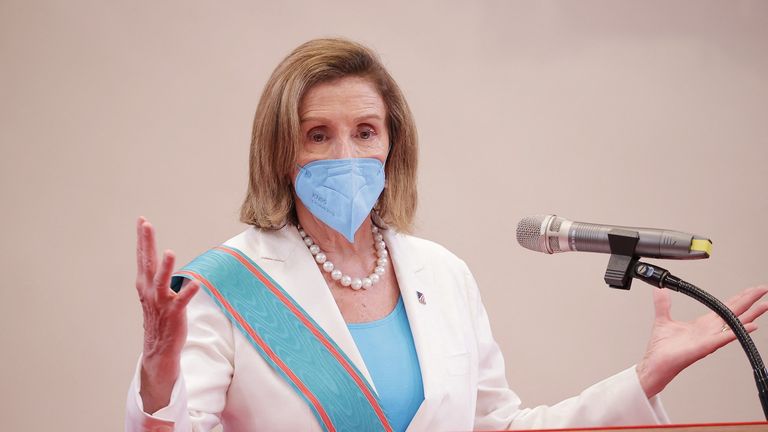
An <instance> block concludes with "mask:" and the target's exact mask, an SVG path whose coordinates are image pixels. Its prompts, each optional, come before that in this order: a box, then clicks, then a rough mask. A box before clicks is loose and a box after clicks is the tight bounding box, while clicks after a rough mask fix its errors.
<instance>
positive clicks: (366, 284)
mask: <svg viewBox="0 0 768 432" xmlns="http://www.w3.org/2000/svg"><path fill="white" fill-rule="evenodd" d="M297 228H298V229H299V235H301V238H302V239H304V244H305V245H307V247H308V248H309V252H310V253H311V254H312V256H313V257H315V261H316V262H317V264H318V265H320V266H322V268H323V271H324V272H326V273H330V274H331V279H333V280H335V281H338V282H339V283H340V284H341V285H342V286H345V287H350V288H352V289H353V290H359V289H360V288H365V289H368V288H370V287H372V286H373V285H374V284H376V283H377V282H379V281H380V280H381V278H382V276H384V273H386V271H387V264H389V258H387V257H388V256H389V252H387V245H386V243H384V236H383V235H381V233H380V232H379V228H378V227H377V226H376V225H372V227H371V233H372V234H373V246H374V247H375V248H376V256H377V257H378V259H376V267H375V268H374V269H373V273H371V274H370V275H368V276H367V277H364V278H353V277H351V276H348V275H345V274H343V273H342V272H341V270H339V269H337V268H336V266H334V265H333V263H332V262H330V261H328V257H327V256H325V253H324V252H323V251H321V250H320V246H318V245H316V244H315V242H314V241H313V240H312V238H311V237H310V236H309V235H308V234H307V232H306V231H304V230H303V229H302V228H301V225H299V226H298V227H297Z"/></svg>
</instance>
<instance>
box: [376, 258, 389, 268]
mask: <svg viewBox="0 0 768 432" xmlns="http://www.w3.org/2000/svg"><path fill="white" fill-rule="evenodd" d="M376 264H377V265H380V266H382V267H386V266H387V264H389V260H388V259H387V258H379V259H377V260H376Z"/></svg>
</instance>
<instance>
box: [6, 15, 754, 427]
mask: <svg viewBox="0 0 768 432" xmlns="http://www.w3.org/2000/svg"><path fill="white" fill-rule="evenodd" d="M322 36H344V37H348V38H352V39H354V40H357V41H360V42H363V43H365V44H367V45H369V46H371V47H372V48H374V49H375V50H376V51H377V52H379V53H380V55H381V57H382V59H383V61H384V63H385V64H386V65H387V67H388V68H389V70H390V72H391V73H392V74H393V76H394V77H395V79H396V80H397V81H398V82H399V84H400V85H401V87H402V89H403V91H404V92H405V94H406V97H407V99H408V101H409V103H410V104H411V107H412V109H413V112H414V114H415V118H416V121H417V125H418V130H419V136H420V144H421V148H420V177H419V192H420V205H419V209H418V217H417V224H416V231H415V232H416V234H417V235H419V236H423V237H426V238H429V239H431V240H434V241H436V242H438V243H441V244H443V245H445V246H446V247H448V248H449V249H451V250H452V251H453V252H454V253H456V254H457V255H458V256H460V257H461V258H463V259H464V260H466V261H467V262H468V263H469V265H470V268H471V269H472V270H473V272H474V274H475V276H476V278H477V279H478V281H479V284H480V289H481V292H482V295H483V299H484V302H485V304H486V307H487V309H488V312H489V315H490V319H491V323H492V326H493V329H494V331H495V336H496V339H497V340H498V342H499V344H500V345H501V347H502V349H503V351H504V354H505V356H506V360H507V372H508V379H509V382H510V385H511V386H512V388H513V389H514V390H515V391H516V392H518V393H519V394H520V395H521V397H522V398H523V401H524V403H525V405H527V406H533V405H537V404H543V403H555V402H557V401H559V400H561V399H563V398H565V397H568V396H570V395H574V394H577V393H578V392H579V391H580V390H582V389H583V388H585V387H586V386H588V385H590V384H592V383H594V382H596V381H598V380H600V379H602V378H605V377H607V376H609V375H611V374H613V373H615V372H618V371H620V370H622V369H624V368H626V367H628V366H630V365H632V364H633V363H635V362H637V361H638V360H639V359H640V357H641V355H642V353H643V351H644V348H645V344H646V341H647V337H648V335H649V330H650V325H651V320H652V316H653V308H652V303H651V290H652V289H653V288H651V287H649V286H647V285H642V284H640V283H636V284H635V286H634V287H633V288H632V290H630V291H619V290H613V289H610V288H608V287H607V286H605V284H604V283H603V282H602V276H603V271H604V269H605V265H606V263H607V259H608V257H607V256H605V255H597V254H562V255H556V256H545V255H543V254H537V253H533V252H529V251H527V250H524V249H522V248H520V247H519V246H517V244H516V241H515V226H516V224H517V222H518V220H519V219H520V218H521V217H523V216H527V215H532V214H538V213H556V214H558V215H562V216H565V217H568V218H571V219H575V220H581V221H588V222H598V223H609V224H620V225H635V226H653V227H664V228H672V229H679V230H683V231H689V232H695V233H699V234H703V235H707V236H710V237H711V238H712V239H713V242H714V254H713V256H712V258H711V259H709V260H707V261H692V262H669V261H668V262H665V263H664V265H665V266H666V267H667V268H669V269H670V270H672V271H673V272H674V273H676V274H678V275H679V276H681V277H683V278H685V279H688V280H690V281H692V282H694V283H697V284H698V285H700V286H701V287H703V288H705V289H707V290H709V291H710V292H712V293H713V294H714V295H716V296H717V297H720V298H727V297H729V296H731V295H733V294H734V293H736V292H737V291H739V290H740V289H742V288H744V287H747V286H750V285H754V284H758V283H761V282H767V281H768V271H766V257H767V256H768V253H766V251H765V240H764V238H765V233H764V231H765V230H764V224H765V223H766V218H765V215H766V214H768V199H767V197H766V192H765V188H766V185H767V184H768V2H765V1H757V0H756V1H747V0H742V1H734V0H722V1H692V0H691V1H658V0H656V1H625V0H620V1H607V0H606V1H594V0H588V1H497V0H494V1H484V0H483V1H424V2H415V1H387V2H383V1H379V2H366V1H362V2H361V1H354V2H353V1H349V2H339V1H331V2H313V1H309V0H306V1H280V2H276V1H272V2H257V1H242V0H241V1H228V2H213V1H202V0H192V1H177V0H169V1H161V2H146V1H97V0H90V1H89V0H70V1H57V0H39V1H25V0H0V142H1V144H2V147H0V151H1V153H0V179H1V183H0V206H2V211H1V212H0V222H1V223H2V242H1V246H0V266H2V277H3V281H2V284H1V286H2V301H1V302H0V308H2V310H1V311H0V320H1V321H0V334H2V339H0V346H2V361H1V362H0V365H1V366H0V410H2V411H1V414H2V415H1V417H2V419H3V420H2V421H3V429H6V430H27V431H50V430H67V431H70V430H78V431H107V430H120V429H121V428H122V422H123V409H124V399H125V393H126V388H127V385H128V383H129V380H130V378H131V375H132V373H133V370H134V367H135V365H136V359H137V356H138V354H139V351H140V349H141V334H142V325H141V309H140V307H139V303H138V301H137V297H136V293H135V290H134V288H133V284H134V274H135V260H134V241H135V240H134V223H135V220H136V218H137V217H138V216H139V215H144V216H146V217H148V218H149V219H150V220H151V221H152V222H153V223H154V224H155V226H156V227H157V229H158V232H159V243H160V247H161V248H172V249H173V250H175V251H176V252H177V254H178V256H179V262H180V264H181V263H185V262H187V261H188V260H190V259H191V258H193V257H194V256H195V255H197V254H199V253H201V252H203V251H205V250H206V249H207V248H209V247H211V246H214V245H216V244H218V243H220V242H222V241H224V240H226V239H228V238H230V237H231V236H233V235H235V234H237V233H238V232H240V231H241V230H243V229H244V228H245V227H244V226H243V225H242V224H240V223H239V222H238V209H239V206H240V203H241V199H242V197H243V196H244V193H245V187H246V181H247V158H248V146H249V138H250V128H251V120H252V116H253V112H254V110H255V107H256V104H257V101H258V98H259V95H260V93H261V90H262V87H263V85H264V83H265V82H266V79H267V77H268V76H269V75H270V73H271V71H272V70H273V68H274V67H275V66H276V65H277V64H278V62H279V61H280V60H281V59H282V58H283V57H284V56H285V55H286V54H288V52H290V51H291V50H292V49H293V48H294V47H296V46H297V45H299V44H300V43H302V42H304V41H306V40H308V39H311V38H315V37H322ZM704 311H705V309H704V307H703V306H700V305H698V304H695V303H694V302H693V300H690V299H688V298H685V297H683V296H680V295H677V294H676V295H674V296H673V316H674V317H676V318H679V319H691V318H693V317H695V316H697V315H698V314H700V313H702V312H704ZM763 321H764V322H768V321H765V319H764V320H763ZM767 327H768V326H767ZM755 342H756V344H757V346H758V348H761V349H762V350H763V353H768V351H766V350H768V328H767V329H763V330H758V333H757V334H756V335H755ZM663 400H664V403H665V405H666V407H667V410H668V412H669V414H670V416H671V418H672V419H673V420H674V421H676V422H714V421H751V420H761V419H762V412H761V410H760V406H759V404H758V401H757V394H756V390H755V386H754V383H753V381H752V373H751V370H750V368H749V365H748V363H747V360H746V358H745V356H744V354H743V352H742V351H741V349H740V347H738V346H736V345H733V346H730V347H728V348H726V349H723V350H721V351H719V352H717V353H716V354H714V355H712V356H710V357H708V358H706V359H704V360H703V361H701V362H700V363H698V364H696V365H694V366H692V367H691V368H689V369H688V370H686V371H685V372H684V373H682V374H681V375H680V376H679V377H678V378H677V379H676V380H675V381H674V382H673V383H672V384H671V385H670V386H669V387H668V388H667V389H666V390H665V391H664V392H663Z"/></svg>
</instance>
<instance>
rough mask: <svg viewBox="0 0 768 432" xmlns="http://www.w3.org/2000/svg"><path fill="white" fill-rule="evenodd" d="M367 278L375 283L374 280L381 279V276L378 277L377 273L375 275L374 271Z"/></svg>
mask: <svg viewBox="0 0 768 432" xmlns="http://www.w3.org/2000/svg"><path fill="white" fill-rule="evenodd" d="M368 279H370V280H371V283H376V282H378V281H379V280H381V277H380V276H379V275H377V274H376V273H371V274H370V275H369V276H368Z"/></svg>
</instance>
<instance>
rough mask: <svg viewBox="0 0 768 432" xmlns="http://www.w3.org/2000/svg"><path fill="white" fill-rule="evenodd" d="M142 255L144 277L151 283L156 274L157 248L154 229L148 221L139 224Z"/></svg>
mask: <svg viewBox="0 0 768 432" xmlns="http://www.w3.org/2000/svg"><path fill="white" fill-rule="evenodd" d="M141 236H142V245H143V248H142V253H143V255H144V257H143V258H144V276H145V277H146V278H147V281H148V282H151V281H152V279H153V278H154V277H155V273H157V247H156V246H155V229H154V228H153V227H152V224H151V223H149V222H148V221H144V223H142V224H141Z"/></svg>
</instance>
